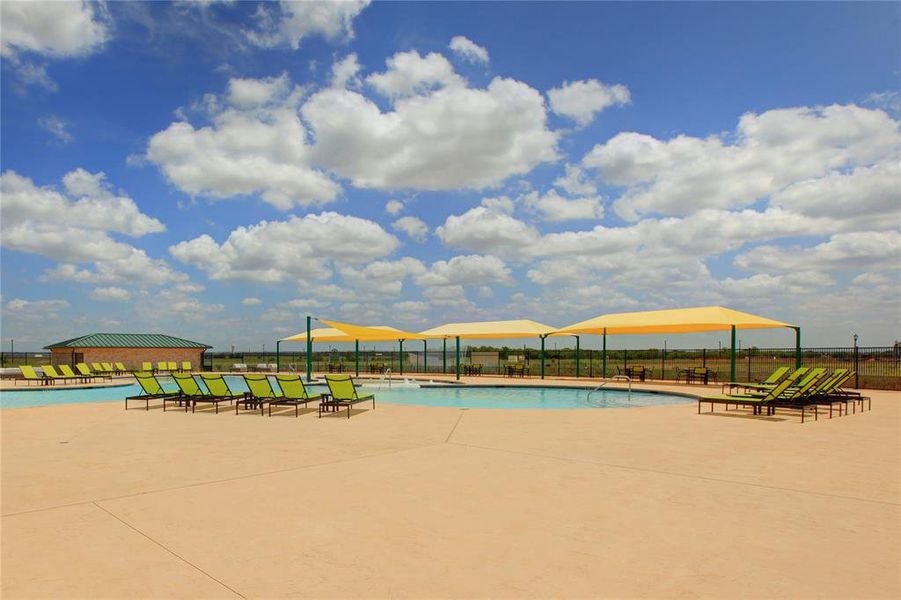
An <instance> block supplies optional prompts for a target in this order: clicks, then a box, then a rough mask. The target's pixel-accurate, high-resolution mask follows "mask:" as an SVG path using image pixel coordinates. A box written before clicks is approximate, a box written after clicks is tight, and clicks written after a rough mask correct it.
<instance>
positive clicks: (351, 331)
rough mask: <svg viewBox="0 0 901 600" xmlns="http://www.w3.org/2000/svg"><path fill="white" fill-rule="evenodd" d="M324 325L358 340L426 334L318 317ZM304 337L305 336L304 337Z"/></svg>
mask: <svg viewBox="0 0 901 600" xmlns="http://www.w3.org/2000/svg"><path fill="white" fill-rule="evenodd" d="M319 320H320V321H321V322H323V323H325V324H326V325H331V326H332V327H334V328H335V329H337V330H339V331H343V332H344V333H345V334H346V335H348V336H349V337H350V340H349V341H354V340H360V341H361V342H362V341H366V342H390V341H398V340H424V339H427V338H428V336H425V335H421V334H419V333H412V332H410V331H403V330H401V329H396V328H394V327H388V326H387V325H375V326H372V327H365V326H363V325H354V324H352V323H341V322H340V321H327V320H325V319H319ZM304 339H306V338H304Z"/></svg>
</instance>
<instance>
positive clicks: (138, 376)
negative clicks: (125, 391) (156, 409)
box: [125, 373, 187, 410]
mask: <svg viewBox="0 0 901 600" xmlns="http://www.w3.org/2000/svg"><path fill="white" fill-rule="evenodd" d="M135 380H136V381H137V382H138V385H140V386H141V393H140V394H138V395H137V396H126V398H125V410H128V401H129V400H137V401H143V402H144V410H150V401H151V400H162V401H163V410H166V401H167V400H174V401H176V402H181V401H183V400H184V399H183V398H182V396H181V392H167V391H166V390H164V389H163V386H161V385H160V382H159V381H157V379H156V377H154V376H153V374H152V373H135ZM185 410H187V408H185Z"/></svg>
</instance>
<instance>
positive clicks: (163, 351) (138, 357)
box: [44, 333, 211, 370]
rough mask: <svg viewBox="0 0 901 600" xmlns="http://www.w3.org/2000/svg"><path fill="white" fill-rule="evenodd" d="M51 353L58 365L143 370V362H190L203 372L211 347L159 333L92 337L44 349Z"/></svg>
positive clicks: (193, 366) (97, 335)
mask: <svg viewBox="0 0 901 600" xmlns="http://www.w3.org/2000/svg"><path fill="white" fill-rule="evenodd" d="M44 348H45V349H46V350H50V356H51V358H50V362H51V363H52V364H54V365H74V364H76V363H80V362H85V363H90V362H117V361H118V362H122V363H124V364H125V366H126V367H128V368H129V369H139V368H140V367H141V363H142V362H145V361H147V362H152V363H153V365H154V366H156V363H157V362H159V361H161V360H164V361H172V360H174V361H176V362H177V363H178V366H179V367H180V366H181V363H182V361H185V360H187V361H190V362H191V367H192V368H193V369H197V370H200V369H201V368H202V365H203V353H204V352H205V351H206V350H209V349H210V348H211V346H207V345H206V344H200V343H198V342H192V341H191V340H185V339H182V338H177V337H172V336H171V335H163V334H157V333H92V334H90V335H83V336H81V337H77V338H73V339H71V340H65V341H63V342H57V343H55V344H50V345H49V346H44Z"/></svg>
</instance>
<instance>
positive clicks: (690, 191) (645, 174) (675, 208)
mask: <svg viewBox="0 0 901 600" xmlns="http://www.w3.org/2000/svg"><path fill="white" fill-rule="evenodd" d="M899 155H901V127H899V123H898V122H897V121H894V120H893V119H892V118H891V117H889V116H888V115H887V114H886V113H884V112H882V111H878V110H871V109H866V108H861V107H859V106H855V105H847V106H839V105H832V106H826V107H818V108H809V107H799V108H787V109H777V110H770V111H767V112H765V113H762V114H759V115H758V114H754V113H748V114H745V115H743V116H742V117H741V119H740V120H739V123H738V127H737V128H736V130H735V133H734V134H733V135H732V136H710V137H707V138H703V139H702V138H696V137H690V136H685V135H680V136H677V137H675V138H672V139H670V140H666V141H661V140H658V139H656V138H654V137H652V136H649V135H644V134H640V133H633V132H625V133H620V134H618V135H616V136H614V137H613V138H611V139H610V140H609V141H608V142H606V143H604V144H598V145H597V146H595V147H594V149H592V150H591V151H590V152H589V153H588V154H587V155H586V156H585V157H584V159H583V161H582V163H583V165H584V166H586V167H589V168H594V169H597V170H598V172H599V173H600V175H601V177H602V178H603V179H604V180H605V181H606V182H607V183H608V184H611V185H615V186H620V187H623V188H624V192H623V194H622V195H621V196H620V197H619V199H617V200H616V202H615V203H614V210H615V211H616V213H617V214H619V215H620V216H622V217H624V218H627V219H632V220H634V219H637V218H639V217H640V216H641V215H645V214H649V213H663V214H676V215H682V214H689V213H691V212H693V211H696V210H698V209H700V208H740V207H744V206H748V205H751V204H753V203H754V202H756V201H757V200H759V199H761V198H765V197H767V196H769V195H771V194H774V193H777V192H779V191H780V190H782V189H784V188H786V187H787V186H790V185H792V184H796V183H799V182H802V181H805V180H808V179H816V178H820V177H823V176H825V175H827V174H830V173H832V172H834V171H836V170H842V169H848V168H854V167H861V166H864V167H866V166H873V165H876V164H880V163H882V162H885V161H897V160H898V156H899Z"/></svg>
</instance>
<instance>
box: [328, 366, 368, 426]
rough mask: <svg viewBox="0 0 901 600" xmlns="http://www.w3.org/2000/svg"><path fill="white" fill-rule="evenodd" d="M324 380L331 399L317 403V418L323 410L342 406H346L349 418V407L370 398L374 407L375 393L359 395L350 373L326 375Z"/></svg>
mask: <svg viewBox="0 0 901 600" xmlns="http://www.w3.org/2000/svg"><path fill="white" fill-rule="evenodd" d="M325 382H326V383H327V384H328V389H329V392H330V395H331V399H326V400H323V401H322V402H320V403H319V418H320V419H321V418H322V413H323V412H328V411H329V410H335V411H337V410H339V409H340V408H341V407H342V406H346V407H347V418H348V419H349V418H350V407H351V406H353V405H354V404H357V403H359V402H366V401H367V400H372V408H373V409H375V395H373V394H369V395H367V396H361V395H359V394H358V393H357V386H356V384H355V383H354V380H353V379H351V378H350V375H326V376H325Z"/></svg>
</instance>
